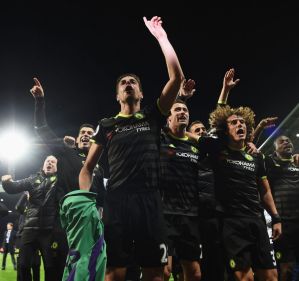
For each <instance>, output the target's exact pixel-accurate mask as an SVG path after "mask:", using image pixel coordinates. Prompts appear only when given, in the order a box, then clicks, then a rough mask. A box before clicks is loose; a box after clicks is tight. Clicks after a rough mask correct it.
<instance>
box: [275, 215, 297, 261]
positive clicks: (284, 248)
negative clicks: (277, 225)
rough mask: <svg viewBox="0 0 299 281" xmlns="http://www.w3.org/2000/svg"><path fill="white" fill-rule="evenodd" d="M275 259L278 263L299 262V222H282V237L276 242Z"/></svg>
mask: <svg viewBox="0 0 299 281" xmlns="http://www.w3.org/2000/svg"><path fill="white" fill-rule="evenodd" d="M274 249H275V257H276V260H277V261H278V262H281V263H287V262H295V261H298V260H299V221H298V220H293V221H291V220H290V221H282V235H281V236H280V237H279V239H278V240H276V241H274Z"/></svg>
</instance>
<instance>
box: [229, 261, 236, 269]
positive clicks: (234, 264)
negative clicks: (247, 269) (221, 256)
mask: <svg viewBox="0 0 299 281" xmlns="http://www.w3.org/2000/svg"><path fill="white" fill-rule="evenodd" d="M229 266H230V268H232V269H234V268H235V267H236V262H235V261H234V260H233V259H230V261H229Z"/></svg>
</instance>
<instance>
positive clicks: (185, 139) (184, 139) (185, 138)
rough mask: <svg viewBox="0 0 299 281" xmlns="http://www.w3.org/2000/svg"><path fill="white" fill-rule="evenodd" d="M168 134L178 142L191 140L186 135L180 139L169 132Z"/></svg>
mask: <svg viewBox="0 0 299 281" xmlns="http://www.w3.org/2000/svg"><path fill="white" fill-rule="evenodd" d="M168 134H169V135H170V136H171V137H172V138H174V139H176V140H182V141H187V140H188V139H189V138H188V136H186V135H185V136H184V137H183V138H179V137H176V136H175V135H173V134H172V133H171V132H168Z"/></svg>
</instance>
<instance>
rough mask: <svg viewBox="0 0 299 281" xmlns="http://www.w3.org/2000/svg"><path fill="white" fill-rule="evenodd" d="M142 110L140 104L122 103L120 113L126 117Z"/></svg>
mask: <svg viewBox="0 0 299 281" xmlns="http://www.w3.org/2000/svg"><path fill="white" fill-rule="evenodd" d="M139 110H140V102H137V103H121V104H120V113H121V114H124V115H131V114H134V113H136V112H138V111H139Z"/></svg>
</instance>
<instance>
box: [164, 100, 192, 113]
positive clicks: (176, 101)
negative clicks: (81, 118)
mask: <svg viewBox="0 0 299 281" xmlns="http://www.w3.org/2000/svg"><path fill="white" fill-rule="evenodd" d="M175 103H181V104H184V105H186V106H187V108H188V105H187V103H186V102H185V101H183V100H181V99H180V98H177V99H176V100H175V101H174V102H173V104H172V106H171V107H173V105H174V104H175ZM188 110H189V109H188ZM170 115H171V111H170V110H169V112H168V117H169V116H170Z"/></svg>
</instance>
